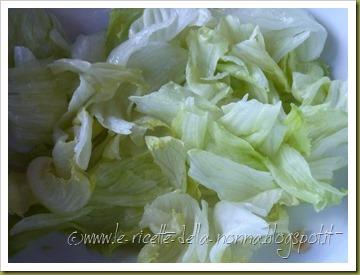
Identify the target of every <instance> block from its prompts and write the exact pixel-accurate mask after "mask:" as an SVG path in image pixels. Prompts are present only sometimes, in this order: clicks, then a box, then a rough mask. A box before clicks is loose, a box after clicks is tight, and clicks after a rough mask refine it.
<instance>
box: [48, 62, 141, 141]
mask: <svg viewBox="0 0 360 275" xmlns="http://www.w3.org/2000/svg"><path fill="white" fill-rule="evenodd" d="M51 68H52V70H53V71H54V72H61V71H68V70H70V71H73V72H76V73H78V74H79V78H80V85H79V86H78V88H77V89H76V90H75V91H74V95H73V96H72V98H71V100H70V103H69V108H68V112H69V113H74V112H77V111H79V109H81V108H88V110H89V113H90V114H91V115H93V116H95V117H96V119H97V121H98V122H99V123H100V124H101V125H102V126H103V127H104V128H107V129H109V130H111V131H113V132H115V133H117V134H125V135H128V134H130V133H131V128H132V127H133V123H131V122H129V119H130V117H129V110H130V109H131V102H130V101H129V100H128V97H129V96H130V95H136V94H139V93H140V94H142V93H143V91H144V90H145V87H146V84H145V82H144V80H143V78H142V76H141V73H140V71H138V70H135V69H128V68H125V67H123V66H118V65H113V64H108V63H94V64H90V63H88V62H86V61H81V60H72V59H61V60H57V61H56V62H54V63H53V64H52V65H51Z"/></svg>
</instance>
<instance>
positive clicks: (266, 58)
mask: <svg viewBox="0 0 360 275" xmlns="http://www.w3.org/2000/svg"><path fill="white" fill-rule="evenodd" d="M228 55H234V56H236V57H239V58H241V59H242V60H244V61H245V62H248V63H251V64H254V65H256V66H258V67H259V68H260V69H262V70H263V71H264V72H265V73H266V75H267V76H268V78H269V79H270V80H272V81H273V82H274V84H276V86H278V87H279V89H281V90H282V92H284V93H287V92H290V86H289V83H288V80H287V78H286V76H285V74H284V72H283V71H282V70H281V68H280V67H279V66H278V64H277V63H276V62H275V61H274V60H273V59H272V57H271V56H270V55H269V54H268V52H267V51H266V48H265V41H264V37H263V35H262V34H261V32H260V29H259V27H258V26H257V27H255V29H254V31H253V33H252V34H251V36H250V37H249V39H248V40H245V41H242V42H240V43H238V44H235V45H234V46H232V48H231V51H230V53H229V54H228Z"/></svg>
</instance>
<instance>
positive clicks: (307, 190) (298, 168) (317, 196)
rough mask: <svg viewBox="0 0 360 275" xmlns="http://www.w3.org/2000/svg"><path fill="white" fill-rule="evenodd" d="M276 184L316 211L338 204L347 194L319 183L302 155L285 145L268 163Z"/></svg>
mask: <svg viewBox="0 0 360 275" xmlns="http://www.w3.org/2000/svg"><path fill="white" fill-rule="evenodd" d="M267 166H268V168H269V170H270V171H271V174H272V176H273V177H274V179H275V181H276V183H277V184H278V185H279V186H280V187H281V188H283V189H284V190H286V191H287V192H288V193H290V194H292V195H293V196H295V197H296V198H298V199H300V200H302V201H305V202H308V203H311V204H313V206H314V208H315V210H316V211H320V210H322V209H324V208H325V207H326V206H327V205H333V204H338V203H339V202H340V201H341V199H342V197H344V196H345V195H346V192H344V191H339V190H338V189H336V188H334V187H332V186H330V185H328V184H327V183H323V182H321V181H317V180H315V179H314V177H313V176H312V174H311V170H310V167H309V164H308V163H307V161H306V160H305V159H304V157H303V156H301V154H300V153H299V152H298V151H296V150H295V149H293V148H292V147H290V146H288V145H283V146H282V147H281V148H280V150H279V152H278V154H277V156H275V158H274V159H272V160H268V161H267Z"/></svg>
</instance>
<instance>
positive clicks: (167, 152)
mask: <svg viewBox="0 0 360 275" xmlns="http://www.w3.org/2000/svg"><path fill="white" fill-rule="evenodd" d="M145 141H146V145H147V147H148V149H149V151H150V153H151V155H152V156H153V158H154V161H155V163H156V164H158V165H159V167H160V168H161V170H162V171H163V173H164V174H165V175H166V176H167V177H168V178H169V180H170V182H171V183H172V184H173V186H174V187H175V188H176V189H180V190H182V191H186V166H185V161H186V151H185V147H184V143H183V142H182V141H180V140H178V139H175V138H172V137H169V136H166V137H161V138H158V137H154V136H146V137H145Z"/></svg>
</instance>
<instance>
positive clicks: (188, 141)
mask: <svg viewBox="0 0 360 275" xmlns="http://www.w3.org/2000/svg"><path fill="white" fill-rule="evenodd" d="M21 15H22V16H23V17H21ZM10 20H11V22H10V23H11V24H10V25H11V29H10V30H11V33H10V38H9V41H10V44H9V49H10V51H9V54H10V57H11V62H10V65H11V66H15V67H13V68H10V69H9V132H10V134H9V140H10V144H9V148H10V154H9V160H10V166H9V183H8V184H9V214H10V215H12V216H17V217H16V220H17V223H15V224H14V225H13V226H11V229H10V234H11V238H12V245H13V246H14V247H15V248H16V247H20V245H22V244H23V242H27V241H29V240H30V239H31V238H35V237H38V236H41V235H42V234H46V233H48V232H51V231H55V230H60V231H63V230H69V229H74V230H77V231H79V232H83V233H90V234H91V233H109V234H110V233H112V232H113V230H114V228H115V226H116V228H117V229H119V233H123V234H125V235H126V236H127V237H129V238H130V239H132V238H133V237H134V236H135V237H136V236H137V237H136V244H133V245H134V246H136V247H137V248H138V249H139V251H140V252H139V254H138V258H137V260H138V261H139V262H201V263H203V262H247V261H251V257H252V255H253V254H254V252H255V251H256V249H261V248H262V245H263V244H262V243H258V242H255V243H251V242H250V243H249V242H237V241H236V240H233V241H230V242H226V240H225V241H224V239H228V238H230V239H231V236H233V237H234V236H235V237H236V236H238V237H239V238H240V239H241V237H246V236H247V237H249V238H250V239H255V240H256V239H257V238H260V239H261V238H264V237H265V236H267V235H268V234H275V233H283V234H288V233H290V229H289V222H290V221H291V220H292V219H296V218H297V217H292V216H289V215H288V214H287V213H288V211H287V210H288V209H289V208H291V207H293V206H296V205H299V204H302V203H308V204H311V205H312V206H313V207H314V209H315V210H316V211H321V210H323V209H325V208H326V207H328V206H332V205H335V204H338V203H340V202H341V200H342V199H343V197H344V196H345V195H346V190H343V189H338V188H337V187H336V185H333V183H334V173H335V171H336V170H338V169H340V168H342V167H344V166H346V165H347V156H346V149H347V139H348V114H347V82H345V81H340V80H333V79H332V78H331V76H330V74H329V71H328V67H327V66H326V64H324V63H323V62H322V61H321V60H320V59H318V57H319V56H320V54H321V52H322V49H323V47H324V44H325V41H326V36H327V32H326V30H325V29H324V28H323V27H322V26H321V25H320V24H319V23H318V22H316V20H315V19H314V18H312V16H311V15H309V14H308V13H307V12H306V11H303V10H298V9H288V10H286V9H246V11H245V10H242V9H231V10H228V9H211V10H208V9H161V8H160V9H115V10H112V11H111V14H110V20H109V24H108V27H107V29H106V30H103V31H101V32H99V33H95V34H88V35H80V36H79V37H77V39H76V40H75V42H74V43H73V44H72V45H70V44H68V43H67V42H66V40H65V39H64V38H63V36H62V33H61V26H59V25H58V23H57V21H56V19H55V18H54V17H53V16H52V15H48V14H47V13H46V12H45V11H42V10H39V11H35V10H32V9H30V10H29V11H22V10H21V11H15V12H14V13H12V14H10ZM27 30H28V31H27ZM29 30H30V31H29ZM34 30H37V32H35V31H34ZM69 57H70V58H69ZM164 226H165V227H166V231H170V232H172V236H171V238H170V242H169V243H163V242H159V241H156V242H146V241H145V239H143V238H141V237H139V236H143V235H146V236H148V237H149V238H151V239H152V238H155V239H156V237H157V235H158V234H161V232H162V230H163V229H164ZM275 229H276V232H275ZM137 234H138V235H137ZM139 234H140V235H139ZM217 238H219V239H220V240H218V241H217V240H216V239H217ZM119 245H120V244H117V243H109V244H107V245H96V244H94V245H91V247H92V248H95V249H97V250H99V251H101V252H104V253H111V252H112V251H113V250H114V249H115V248H117V247H118V246H119Z"/></svg>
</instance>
